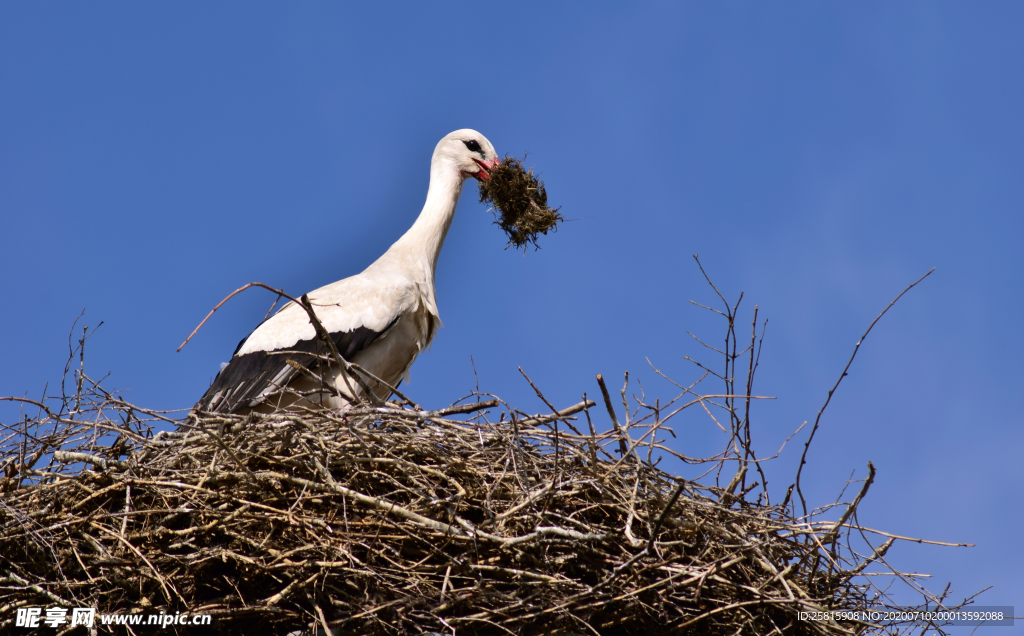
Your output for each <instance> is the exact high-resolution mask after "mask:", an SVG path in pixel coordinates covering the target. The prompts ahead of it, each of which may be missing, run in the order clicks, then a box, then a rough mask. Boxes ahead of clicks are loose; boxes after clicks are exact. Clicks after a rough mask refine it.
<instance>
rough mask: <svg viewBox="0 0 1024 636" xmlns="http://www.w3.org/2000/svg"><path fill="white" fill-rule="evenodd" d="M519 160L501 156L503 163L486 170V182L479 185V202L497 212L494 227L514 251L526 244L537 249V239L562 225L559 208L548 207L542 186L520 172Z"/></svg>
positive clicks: (528, 172)
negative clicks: (502, 232) (499, 230)
mask: <svg viewBox="0 0 1024 636" xmlns="http://www.w3.org/2000/svg"><path fill="white" fill-rule="evenodd" d="M525 160H526V156H525V155H524V156H523V158H522V159H516V158H515V157H510V156H508V155H505V159H504V160H503V161H502V162H501V163H500V164H498V165H495V166H494V167H492V168H491V169H490V171H489V172H490V179H488V180H487V181H481V182H480V202H481V203H487V204H488V205H490V206H491V209H492V210H497V212H496V213H495V216H496V217H497V220H496V221H495V223H496V224H497V225H499V226H501V229H502V230H504V231H505V234H506V235H508V244H509V246H511V245H514V246H515V247H516V249H519V248H520V247H525V246H526V245H527V244H529V243H533V246H534V247H535V248H536V247H537V235H538V234H547V233H548V230H555V229H557V227H558V224H559V223H561V222H562V221H563V218H562V215H561V214H559V213H558V210H559V209H560V208H555V209H553V210H552V209H551V208H549V207H548V205H547V202H548V193H547V191H546V190H545V189H544V182H543V181H541V180H540V179H538V178H537V177H536V175H534V174H533V169H532V168H531V169H529V170H527V169H525V168H523V161H525Z"/></svg>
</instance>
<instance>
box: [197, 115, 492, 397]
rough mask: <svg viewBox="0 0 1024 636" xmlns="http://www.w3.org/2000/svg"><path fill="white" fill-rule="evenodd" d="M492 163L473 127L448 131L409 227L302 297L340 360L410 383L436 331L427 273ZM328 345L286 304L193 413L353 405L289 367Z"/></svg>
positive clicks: (346, 386) (334, 369) (351, 388)
mask: <svg viewBox="0 0 1024 636" xmlns="http://www.w3.org/2000/svg"><path fill="white" fill-rule="evenodd" d="M497 163H499V159H498V156H497V155H496V154H495V152H494V146H492V145H491V142H489V141H487V138H486V137H484V136H483V135H481V134H480V133H478V132H476V131H475V130H469V129H463V130H456V131H455V132H453V133H451V134H449V135H446V136H445V137H444V138H443V139H441V141H439V142H438V144H437V147H435V148H434V156H433V157H432V158H431V160H430V187H429V188H428V190H427V201H426V203H424V204H423V211H422V212H420V215H419V217H418V218H417V219H416V222H415V223H413V225H412V227H411V228H409V230H408V231H407V232H406V233H405V234H404V235H403V236H402V237H401V238H400V239H398V240H397V241H396V242H395V244H394V245H392V246H391V247H390V248H389V249H388V251H387V252H385V253H384V255H383V256H381V257H380V258H378V259H377V260H376V261H375V262H374V263H373V264H372V265H370V266H369V267H367V268H366V269H365V270H363V272H362V273H360V274H357V275H355V276H352V277H349V278H346V279H344V280H339V281H338V282H336V283H331V284H330V285H326V286H324V287H321V288H320V289H317V290H316V291H312V292H310V293H309V294H308V296H309V300H310V303H311V306H312V308H313V310H314V311H315V312H316V316H317V318H318V319H319V321H320V322H321V324H322V325H323V327H324V329H325V330H326V331H327V332H328V333H329V334H330V336H331V338H332V339H333V340H334V343H335V344H336V346H337V349H338V352H339V353H340V354H341V356H342V358H344V359H345V360H347V361H349V362H352V363H356V364H358V365H359V366H360V367H362V368H364V369H366V370H367V371H369V372H370V373H372V374H373V375H375V376H376V377H378V378H380V379H381V380H383V381H384V382H386V383H387V384H389V385H391V386H398V384H399V382H400V381H401V380H402V379H404V378H407V377H408V373H409V367H410V366H412V363H413V361H414V360H415V359H416V356H417V355H419V353H420V352H421V351H423V349H424V348H426V347H427V345H429V344H430V341H431V340H432V339H433V337H434V334H435V333H436V332H437V329H438V327H440V326H441V319H440V316H439V315H438V311H437V297H436V294H435V291H434V272H435V270H436V269H437V257H438V255H439V254H440V252H441V246H442V245H443V244H444V237H445V235H446V234H447V233H448V228H449V226H450V225H451V223H452V217H453V216H454V215H455V206H456V204H457V203H458V201H459V195H460V194H461V193H462V185H463V183H464V182H465V180H466V178H467V177H475V178H477V179H482V180H487V179H488V178H489V172H488V171H489V170H490V169H491V168H492V167H493V166H494V165H495V164H497ZM325 349H326V347H325V346H324V345H323V343H322V342H321V341H320V340H318V339H317V337H316V332H315V328H314V326H313V324H312V323H311V322H310V319H309V316H308V314H307V313H306V311H305V310H304V309H303V308H302V307H301V306H299V305H297V304H295V303H288V304H287V305H285V306H284V307H282V308H281V310H280V311H278V312H277V313H276V314H274V315H273V316H271V317H270V318H269V319H267V320H266V321H264V322H263V323H262V324H261V325H259V326H258V327H256V329H255V330H254V331H253V332H252V333H251V334H249V336H248V337H246V338H245V339H244V340H242V341H241V342H240V343H239V344H238V348H237V349H235V353H234V355H233V356H232V358H231V361H230V362H229V363H228V364H227V365H226V366H224V368H223V369H221V371H220V373H219V374H218V375H217V377H216V379H214V381H213V384H212V385H211V386H210V388H209V389H208V390H207V391H206V393H205V394H204V395H203V397H202V398H201V399H200V400H199V402H197V403H196V405H195V407H194V408H195V409H198V410H203V411H217V412H223V413H247V412H249V411H261V412H267V411H272V410H274V409H277V408H284V407H292V408H296V407H328V408H333V409H342V408H345V407H346V405H347V404H349V403H350V402H352V401H354V400H352V399H345V397H339V395H337V394H336V393H335V392H334V391H330V390H329V389H327V388H326V387H324V386H322V383H320V382H317V381H315V380H314V379H311V378H310V377H309V376H307V375H304V374H301V373H300V372H299V371H298V370H297V369H295V368H294V367H293V366H291V365H289V364H288V363H287V360H289V359H291V360H293V361H295V362H298V363H299V364H302V365H304V366H307V367H310V368H312V369H315V368H316V366H317V364H316V362H317V356H323V355H325V354H326V353H327V352H326V351H325ZM320 359H323V358H322V357H321V358H320ZM311 362H313V363H314V364H310V363H311ZM324 370H325V371H326V364H325V365H324ZM330 371H331V373H330V374H324V375H323V376H322V377H331V378H335V386H336V387H337V392H338V393H340V394H341V395H342V396H353V394H355V397H358V396H359V395H361V394H362V393H363V391H362V389H360V385H359V384H358V383H357V382H354V381H353V379H352V378H351V377H350V376H348V375H347V374H346V373H345V371H344V370H343V369H341V368H339V366H338V365H335V364H333V363H332V365H331V369H330ZM367 384H368V386H370V387H371V388H372V390H373V392H374V393H375V394H376V395H377V396H378V397H380V398H387V396H388V395H390V393H391V391H390V390H389V389H388V388H387V387H384V386H382V385H380V384H377V383H375V382H372V381H369V382H367Z"/></svg>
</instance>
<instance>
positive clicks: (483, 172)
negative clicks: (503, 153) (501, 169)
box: [473, 157, 501, 181]
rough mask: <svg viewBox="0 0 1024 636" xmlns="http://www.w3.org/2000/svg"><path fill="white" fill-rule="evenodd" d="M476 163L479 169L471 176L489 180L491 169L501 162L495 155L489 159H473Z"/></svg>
mask: <svg viewBox="0 0 1024 636" xmlns="http://www.w3.org/2000/svg"><path fill="white" fill-rule="evenodd" d="M473 161H475V162H476V165H478V166H480V170H478V171H477V173H476V174H474V175H473V176H474V177H476V178H477V179H479V180H480V181H489V180H490V179H491V169H492V168H493V167H494V166H496V165H498V164H500V163H501V159H498V158H497V157H495V158H494V159H492V160H490V161H480V160H479V159H473Z"/></svg>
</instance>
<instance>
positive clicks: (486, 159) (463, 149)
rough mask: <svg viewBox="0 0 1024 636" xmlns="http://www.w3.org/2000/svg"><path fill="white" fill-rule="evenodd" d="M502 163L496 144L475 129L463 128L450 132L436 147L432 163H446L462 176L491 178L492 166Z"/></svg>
mask: <svg viewBox="0 0 1024 636" xmlns="http://www.w3.org/2000/svg"><path fill="white" fill-rule="evenodd" d="M499 163H501V160H500V159H498V154H497V153H496V152H494V146H492V145H491V142H489V141H487V137H484V136H483V135H481V134H480V133H478V132H477V131H475V130H470V129H469V128H463V129H462V130H456V131H455V132H453V133H448V134H447V135H445V136H444V138H443V139H441V141H439V142H437V147H436V148H434V157H433V159H432V160H431V164H432V165H438V164H441V165H444V166H445V167H449V166H450V169H453V170H457V171H458V172H459V174H460V175H461V176H462V178H466V177H476V178H477V179H480V180H481V181H487V180H488V179H490V174H489V171H490V169H491V168H493V167H494V166H496V165H497V164H499Z"/></svg>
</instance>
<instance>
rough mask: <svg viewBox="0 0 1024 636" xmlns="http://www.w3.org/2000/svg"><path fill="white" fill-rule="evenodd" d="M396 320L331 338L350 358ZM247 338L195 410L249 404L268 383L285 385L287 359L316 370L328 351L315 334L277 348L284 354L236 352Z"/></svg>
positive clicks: (292, 371)
mask: <svg viewBox="0 0 1024 636" xmlns="http://www.w3.org/2000/svg"><path fill="white" fill-rule="evenodd" d="M396 322H398V318H395V319H394V320H393V321H391V324H389V325H388V326H387V327H385V328H384V330H383V331H374V330H373V329H368V328H366V327H359V328H357V329H355V330H353V331H342V332H336V333H332V334H331V340H333V341H334V344H335V346H336V347H337V348H338V353H340V354H341V357H342V358H344V359H345V360H351V359H352V357H353V356H355V354H357V353H359V352H360V351H362V350H363V349H365V348H367V347H369V346H370V345H371V344H373V342H374V341H375V340H377V338H379V337H381V335H383V334H385V333H387V332H388V330H390V329H391V327H393V326H394V325H395V323H396ZM250 335H252V334H250ZM246 340H248V336H246V338H245V339H243V340H242V342H240V343H238V347H237V348H236V349H235V353H236V355H234V356H233V357H232V358H231V361H230V362H228V364H227V366H225V367H224V368H223V369H221V371H220V373H218V374H217V377H216V378H214V380H213V384H211V385H210V388H209V389H207V390H206V393H204V394H203V397H201V398H200V399H199V401H198V402H196V405H195V406H194V407H192V408H193V409H194V410H198V411H212V412H216V413H234V412H235V411H238V410H239V409H245V408H252V407H254V406H256V404H255V403H254V400H256V399H257V398H259V396H260V394H262V393H263V392H264V391H266V389H268V388H271V383H274V384H276V385H277V386H278V387H284V386H286V385H287V384H288V383H289V382H291V381H292V379H294V378H295V375H296V374H297V373H298V372H297V371H296V370H295V369H293V368H292V367H291V366H290V365H288V363H287V362H285V361H286V360H294V361H295V362H298V363H299V364H301V365H303V366H305V367H307V368H309V369H313V370H317V369H318V368H319V366H320V363H321V362H322V360H323V358H322V356H324V355H328V352H327V348H326V347H325V346H324V344H323V343H322V342H321V341H320V340H319V339H317V338H311V339H309V340H300V341H299V342H297V343H295V344H294V345H292V346H290V347H284V348H283V349H278V350H277V351H288V352H289V353H288V354H286V355H274V352H272V351H253V352H251V353H246V354H244V355H237V353H238V350H239V349H241V348H242V345H243V344H245V341H246ZM291 352H294V353H291ZM321 373H322V371H321Z"/></svg>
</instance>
